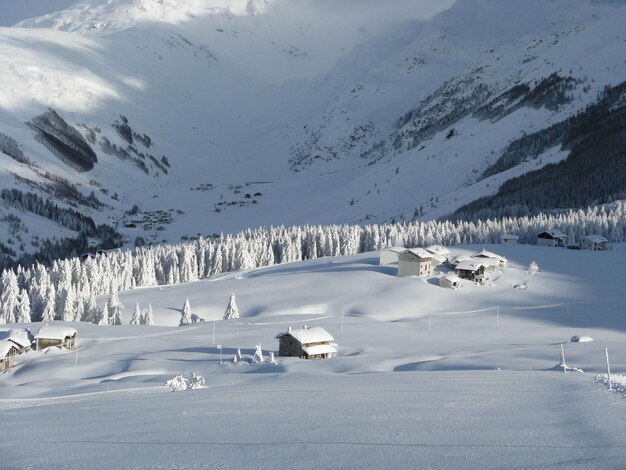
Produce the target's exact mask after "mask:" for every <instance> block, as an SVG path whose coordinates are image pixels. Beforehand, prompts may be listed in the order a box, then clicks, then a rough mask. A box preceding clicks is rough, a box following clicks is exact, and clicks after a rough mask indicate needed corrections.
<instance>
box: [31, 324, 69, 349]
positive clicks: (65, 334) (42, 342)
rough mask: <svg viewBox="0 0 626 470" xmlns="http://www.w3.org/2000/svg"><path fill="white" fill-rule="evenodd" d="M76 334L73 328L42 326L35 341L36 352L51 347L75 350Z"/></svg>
mask: <svg viewBox="0 0 626 470" xmlns="http://www.w3.org/2000/svg"><path fill="white" fill-rule="evenodd" d="M77 334H78V332H77V331H76V329H75V328H72V327H70V326H62V325H44V326H42V327H41V328H40V329H39V332H38V333H37V335H35V340H36V341H37V351H41V350H42V349H46V348H49V347H52V346H56V347H59V348H61V349H63V348H65V349H76V335H77Z"/></svg>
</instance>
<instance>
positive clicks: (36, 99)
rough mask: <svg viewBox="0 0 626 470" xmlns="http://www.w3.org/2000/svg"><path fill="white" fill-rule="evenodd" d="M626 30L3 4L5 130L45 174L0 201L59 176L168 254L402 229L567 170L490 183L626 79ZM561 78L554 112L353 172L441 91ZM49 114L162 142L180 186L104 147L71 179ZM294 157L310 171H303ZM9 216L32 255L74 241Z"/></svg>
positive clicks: (186, 3) (515, 15) (530, 165)
mask: <svg viewBox="0 0 626 470" xmlns="http://www.w3.org/2000/svg"><path fill="white" fill-rule="evenodd" d="M625 17H626V5H624V3H623V2H610V1H595V0H580V1H576V2H571V1H569V0H555V1H551V2H545V1H543V0H529V1H525V2H519V1H517V0H463V1H461V0H459V1H458V2H453V1H451V0H449V1H448V0H441V1H439V0H438V1H435V0H420V1H417V0H394V2H393V7H390V6H389V5H388V2H377V1H372V0H367V1H359V2H356V1H354V0H341V1H330V0H293V1H289V0H272V1H263V0H258V1H246V0H198V1H191V0H163V1H158V0H110V1H104V0H76V1H70V0H51V1H46V2H44V1H36V0H20V1H19V2H18V1H16V0H0V19H1V20H0V21H1V23H0V24H2V25H3V26H6V27H0V83H2V88H1V89H0V128H1V129H2V132H4V133H6V134H8V135H10V136H11V137H13V138H14V139H15V140H16V141H17V142H18V143H19V144H20V145H21V146H22V149H23V151H24V154H25V156H26V157H28V158H29V159H30V160H31V161H34V162H36V163H37V164H38V165H39V166H40V167H41V170H39V171H36V170H35V169H33V168H31V167H29V166H28V165H25V164H22V163H18V162H17V161H15V160H13V159H11V158H10V157H8V156H7V155H4V154H2V153H0V169H1V171H0V187H2V188H21V189H22V190H26V189H28V190H32V186H30V185H26V184H25V183H24V180H23V178H25V179H27V180H30V181H33V182H35V183H38V184H42V183H46V179H45V177H44V175H45V171H49V172H51V173H52V174H54V175H58V176H60V177H63V178H66V179H67V180H68V181H70V182H72V183H74V184H76V185H77V187H78V189H79V191H81V192H82V193H83V194H84V195H85V196H88V195H89V194H90V193H91V191H94V192H95V194H96V196H97V197H98V198H99V199H101V200H102V202H104V203H105V204H107V206H106V207H104V208H102V209H100V210H95V209H83V210H85V211H86V212H88V213H89V215H90V216H92V217H93V218H94V220H95V221H96V223H108V224H111V225H117V228H118V230H119V231H120V232H121V233H122V234H123V235H124V236H126V237H127V243H128V244H129V245H132V244H133V242H134V240H135V238H136V237H137V236H141V237H144V238H145V239H147V240H148V241H153V242H160V241H162V240H167V241H170V242H175V241H179V240H180V239H181V237H192V236H196V235H197V234H199V233H200V234H203V235H207V234H213V233H220V232H235V231H239V230H242V229H245V228H248V227H256V226H269V225H274V226H276V225H279V224H285V225H291V224H299V225H301V224H305V223H306V224H322V223H323V224H328V223H355V222H361V223H367V222H382V221H389V220H391V219H392V218H396V219H397V220H399V219H401V218H403V219H405V220H407V219H411V218H413V217H414V213H415V211H416V210H417V209H418V208H420V207H421V208H422V209H423V217H424V218H427V219H430V218H436V217H439V216H442V215H445V214H448V213H450V212H451V211H453V210H455V209H456V208H458V207H459V206H461V205H463V204H465V203H467V202H469V201H471V200H474V199H477V198H479V197H481V196H485V195H490V194H493V193H494V192H495V191H496V190H497V188H498V187H499V186H500V184H501V183H502V182H504V181H505V180H506V179H508V178H511V177H514V176H518V175H520V174H522V173H524V172H527V171H530V170H533V169H536V168H537V167H539V166H541V165H545V164H548V163H553V162H557V161H559V160H561V159H563V158H565V157H566V156H567V152H565V151H561V150H559V149H558V148H554V149H549V150H548V151H546V153H545V154H543V155H541V156H540V157H539V158H538V159H536V160H531V161H528V162H524V163H522V164H520V165H518V166H517V167H515V168H511V169H509V170H507V171H506V172H503V173H502V174H498V175H495V176H492V177H490V178H487V179H484V180H481V181H478V175H479V174H480V173H481V172H482V171H483V170H485V169H486V168H487V167H488V166H489V165H490V164H491V163H493V162H494V161H495V159H496V158H497V156H498V155H499V154H500V153H501V151H502V149H503V148H505V147H506V145H508V143H509V142H511V141H512V140H513V139H515V138H518V137H520V136H521V135H522V134H523V133H524V132H526V133H529V132H532V131H534V130H539V129H542V128H545V127H547V126H549V125H551V124H553V123H555V122H558V121H560V120H562V119H564V118H565V117H567V116H570V115H571V114H572V113H574V112H576V111H577V110H580V109H581V108H583V107H584V106H585V105H586V104H588V103H589V102H591V101H593V100H594V99H595V98H596V96H597V93H598V92H599V91H601V90H602V89H603V87H604V86H605V85H608V84H612V85H615V84H617V83H619V82H621V81H623V80H624V79H625V78H626V64H625V63H624V60H623V51H624V28H623V25H624V18H625ZM9 26H11V27H9ZM553 72H559V73H561V74H565V75H570V74H571V75H572V76H573V77H574V78H576V79H580V80H581V81H582V82H581V84H580V85H579V86H577V88H576V89H575V90H572V95H573V96H574V101H572V102H571V103H569V104H566V105H564V106H563V107H562V109H561V110H559V111H558V112H553V111H549V110H547V109H545V108H540V109H533V108H521V109H519V110H517V111H515V112H514V113H512V114H511V115H509V116H507V117H506V118H504V119H502V120H500V121H498V122H493V123H492V122H490V121H488V120H487V121H480V120H478V119H476V118H474V117H466V118H464V119H462V120H461V121H459V122H457V123H455V124H454V128H455V129H456V130H457V131H458V135H457V136H456V137H455V138H450V139H447V138H446V135H447V132H448V129H445V130H442V131H441V132H439V133H437V134H436V135H434V136H432V137H431V138H428V139H426V140H424V141H423V142H422V143H421V145H420V146H418V147H416V148H413V149H411V150H407V151H399V152H398V153H397V154H395V153H393V154H388V155H385V157H384V158H382V159H380V160H378V161H375V162H372V161H370V160H368V159H366V158H361V154H362V153H363V152H366V151H367V150H369V149H370V148H371V147H372V146H373V145H374V144H375V143H377V142H379V141H380V140H383V139H386V138H388V137H389V135H390V133H392V132H393V131H394V129H395V128H394V125H395V123H396V121H397V120H398V119H399V118H400V117H401V116H402V115H404V114H405V113H406V112H408V111H410V110H411V109H414V108H415V107H416V106H417V105H418V104H419V103H420V101H421V100H423V99H424V98H426V97H427V96H429V95H430V94H432V93H433V92H435V90H437V88H438V87H440V86H441V85H442V84H443V83H444V82H445V81H446V80H461V81H462V80H469V81H470V82H472V83H474V81H475V80H477V81H478V82H480V83H484V84H485V85H486V86H489V87H491V88H492V89H493V90H495V93H499V92H502V91H504V90H507V89H509V88H510V87H512V86H514V85H516V84H519V83H533V82H535V81H536V80H540V79H542V78H545V77H546V76H548V75H550V74H551V73H553ZM468 86H469V85H468ZM583 88H584V89H585V90H584V91H583ZM438 104H441V103H439V101H437V103H435V104H434V105H433V106H434V107H435V106H436V105H438ZM442 106H443V107H445V106H446V105H445V104H443V105H442ZM48 107H53V108H54V109H55V110H57V111H58V112H59V114H60V115H61V116H62V117H63V118H64V119H65V120H66V121H67V122H68V123H69V124H71V125H73V126H74V127H76V128H78V129H79V130H80V132H81V133H83V134H84V135H85V136H87V135H88V131H87V127H89V128H90V129H98V131H99V132H98V133H97V134H96V136H95V138H96V140H98V141H99V140H100V139H102V138H104V137H106V138H107V139H108V140H109V141H110V142H111V143H112V144H115V145H117V146H121V147H122V148H126V147H127V143H126V142H124V141H123V140H122V139H121V138H120V136H119V135H118V134H117V133H116V132H115V130H114V129H113V127H112V124H113V123H114V122H115V121H118V122H119V121H120V119H121V116H122V115H123V116H125V117H126V118H127V119H128V123H129V125H130V126H131V128H132V129H133V130H134V131H136V132H137V133H138V134H139V135H142V134H144V133H145V134H147V135H149V136H150V137H151V142H152V143H151V146H150V148H149V149H146V148H143V147H142V145H141V144H140V143H137V141H135V142H134V144H135V146H136V147H137V146H138V147H137V148H138V151H141V152H144V153H146V152H148V153H150V154H151V155H152V156H153V157H154V158H155V159H157V160H159V159H161V158H162V156H166V157H167V159H168V161H169V162H170V164H171V168H170V169H169V170H168V174H167V175H165V174H164V173H163V171H162V170H160V169H155V168H152V169H151V171H150V174H149V175H146V174H144V173H143V172H142V171H141V170H140V169H139V168H138V167H137V166H135V165H133V164H131V163H129V162H128V161H123V160H121V159H120V158H118V157H116V156H114V155H109V154H106V153H105V152H104V151H103V150H102V149H101V147H100V145H99V144H98V143H96V144H93V145H92V146H93V148H94V150H95V151H96V152H97V154H98V163H97V164H96V166H95V168H94V169H93V170H91V171H89V172H87V173H76V171H74V170H73V169H71V168H69V167H68V166H66V165H65V164H64V163H62V162H61V161H60V160H59V159H58V158H57V157H55V156H54V155H52V154H51V153H50V152H49V151H48V150H47V149H46V148H45V147H43V146H42V145H41V144H40V143H39V142H37V141H36V140H35V139H34V137H33V132H32V130H31V129H30V128H29V127H28V126H27V125H26V124H25V123H26V122H28V121H30V120H31V119H32V118H33V117H34V116H36V115H38V114H40V113H42V112H44V111H45V110H46V109H47V108H48ZM432 118H433V119H436V118H437V116H436V115H434V116H432ZM84 126H87V127H84ZM94 132H95V130H94ZM298 155H301V156H306V161H305V163H303V164H302V166H301V167H299V168H298V170H299V171H297V172H294V171H292V170H293V169H292V164H293V163H294V161H297V160H298V158H297V157H298ZM294 159H295V160H294ZM146 161H147V162H148V163H149V160H146ZM370 163H372V164H370ZM416 181H419V182H420V184H415V182H416ZM246 194H248V195H249V197H246ZM257 194H258V195H257ZM44 196H46V197H47V195H45V194H44ZM59 203H60V204H65V203H64V202H62V201H59ZM134 204H136V205H137V206H138V207H139V209H140V211H141V212H140V216H138V217H137V219H139V220H142V221H143V220H144V219H145V220H148V219H150V218H151V215H150V214H153V213H154V212H156V211H164V212H166V213H167V214H168V218H167V221H166V222H152V223H147V222H146V223H144V222H141V223H132V224H130V223H129V222H131V221H132V219H133V217H128V216H126V215H124V212H125V211H127V210H128V209H129V208H130V207H132V206H133V205H134ZM0 211H2V214H4V213H5V212H6V213H10V214H13V215H19V217H20V218H21V219H22V220H23V221H24V223H25V225H26V226H27V227H29V228H30V231H29V233H22V234H21V235H22V238H23V240H24V243H25V248H24V251H32V250H34V248H33V246H32V245H31V242H32V241H34V240H33V237H34V235H35V234H39V235H40V236H41V235H45V234H47V235H49V236H52V235H53V234H54V235H56V236H70V235H72V232H70V233H67V232H69V231H67V230H66V229H59V227H58V226H56V225H55V224H53V223H51V222H50V221H47V220H43V219H42V218H41V217H38V216H34V215H32V214H23V213H19V212H17V211H15V210H13V209H11V208H6V207H1V208H0ZM2 214H0V215H2ZM162 220H163V219H162ZM5 225H6V224H3V226H0V234H2V235H4V236H5V237H6V238H9V237H11V235H10V233H9V232H8V230H7V229H8V227H5ZM127 225H134V226H127ZM5 232H6V234H5ZM16 249H17V250H18V251H20V250H21V249H20V248H19V244H17V243H16Z"/></svg>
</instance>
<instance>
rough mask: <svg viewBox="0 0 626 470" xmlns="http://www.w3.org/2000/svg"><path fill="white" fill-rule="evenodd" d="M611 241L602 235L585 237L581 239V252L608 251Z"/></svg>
mask: <svg viewBox="0 0 626 470" xmlns="http://www.w3.org/2000/svg"><path fill="white" fill-rule="evenodd" d="M608 243H609V241H608V240H607V239H606V238H604V237H603V236H602V235H585V236H584V237H582V238H581V239H580V249H581V250H591V251H598V250H606V249H607V244H608Z"/></svg>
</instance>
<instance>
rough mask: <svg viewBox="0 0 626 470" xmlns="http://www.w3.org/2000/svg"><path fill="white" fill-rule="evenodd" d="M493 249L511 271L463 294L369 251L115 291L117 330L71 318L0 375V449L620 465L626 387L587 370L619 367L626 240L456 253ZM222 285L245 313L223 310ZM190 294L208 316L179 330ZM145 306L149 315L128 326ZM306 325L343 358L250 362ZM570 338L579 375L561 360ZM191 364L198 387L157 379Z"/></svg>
mask: <svg viewBox="0 0 626 470" xmlns="http://www.w3.org/2000/svg"><path fill="white" fill-rule="evenodd" d="M482 248H487V249H488V250H491V251H494V252H497V253H498V254H501V255H503V256H505V257H506V258H507V259H508V260H509V261H508V265H507V267H505V268H501V269H499V270H498V271H496V272H493V273H491V274H490V279H489V281H488V282H487V283H485V285H474V284H473V283H471V282H469V281H464V282H463V286H462V288H461V289H457V290H451V289H445V288H442V287H440V286H439V285H438V282H437V278H438V277H440V276H441V275H442V274H443V273H444V272H445V271H446V269H445V268H438V269H436V270H435V273H434V274H433V275H432V276H431V277H429V278H427V279H419V278H416V277H408V278H399V277H397V276H396V270H397V267H396V266H395V265H385V266H380V265H379V260H378V253H377V252H370V253H363V254H361V255H356V256H350V257H327V258H321V259H318V260H310V261H303V262H294V263H287V264H281V265H276V266H273V267H268V268H260V269H254V270H251V271H246V272H241V273H231V274H223V275H220V276H217V277H214V278H210V279H205V280H200V281H197V282H193V283H187V284H179V285H172V286H159V287H154V288H140V289H134V290H131V291H126V292H122V293H120V299H121V301H122V303H123V304H124V305H125V307H126V308H125V311H124V314H123V319H122V323H123V325H122V326H99V325H92V324H87V323H71V324H68V325H71V326H73V327H75V328H76V329H77V330H78V344H79V348H78V353H76V352H75V351H67V350H66V351H61V350H56V351H55V350H54V348H52V349H51V350H48V353H46V354H44V353H41V352H37V351H31V352H28V353H26V354H23V355H20V356H17V357H16V358H15V366H14V367H13V369H11V370H10V371H9V372H8V373H6V374H3V375H2V376H0V383H1V386H0V409H2V413H3V416H5V417H6V418H5V419H6V423H7V425H8V426H7V427H8V428H10V429H12V430H11V431H8V430H6V431H3V453H2V455H3V459H6V460H4V462H5V463H6V464H7V468H17V467H19V468H31V467H34V466H36V465H38V464H37V462H40V461H42V460H44V459H45V460H46V461H47V462H54V463H56V464H58V465H61V466H64V467H68V468H85V467H86V466H87V467H93V468H105V467H110V466H111V465H114V466H120V467H124V468H128V467H139V468H153V467H155V466H156V467H158V466H163V465H165V466H166V467H168V468H169V467H170V466H179V467H181V468H192V467H193V468H198V467H200V468H202V467H203V466H206V467H209V468H210V467H220V466H227V467H233V466H235V467H238V468H253V467H255V468H268V467H270V466H275V465H277V464H282V465H284V464H287V463H288V462H290V461H291V460H292V459H294V458H296V456H297V455H301V453H303V452H304V453H306V454H307V455H309V457H308V458H307V459H306V462H304V463H303V464H302V466H304V467H305V468H313V467H314V466H316V465H318V466H322V467H326V466H331V465H332V466H336V467H337V468H354V467H355V466H361V467H363V466H365V467H367V468H374V467H380V466H386V465H387V464H389V462H393V463H395V464H396V465H397V466H399V467H402V468H408V467H413V466H414V465H415V462H416V461H417V462H420V465H423V466H426V467H431V468H450V467H457V468H502V467H505V466H515V465H518V466H520V465H521V466H524V467H531V468H533V467H536V468H539V467H541V468H560V467H562V466H567V467H568V468H589V467H593V468H619V467H621V466H623V464H624V463H625V462H626V455H625V454H624V448H623V444H622V443H621V440H620V439H618V438H617V437H616V436H619V435H620V433H621V432H622V431H623V428H624V420H623V409H624V403H623V398H622V397H621V396H620V395H617V394H614V393H611V392H608V391H607V390H606V387H605V386H604V385H603V384H601V383H597V382H595V380H594V378H595V376H596V375H597V374H602V373H605V372H606V366H605V358H604V348H605V347H606V348H608V350H609V352H610V355H611V363H612V369H613V372H614V373H622V372H624V369H623V364H624V363H625V361H626V346H625V345H626V341H624V340H625V339H626V311H625V310H624V309H625V307H626V304H625V302H626V296H625V290H624V289H625V287H624V282H623V280H624V279H626V271H625V269H626V268H624V266H626V263H624V257H625V256H626V250H624V249H623V248H624V247H623V245H619V246H616V247H615V248H616V249H615V250H612V251H607V252H591V251H587V250H583V251H576V250H565V249H558V248H548V247H537V246H523V245H520V246H511V247H506V246H501V245H497V246H496V245H494V246H486V247H483V246H463V247H452V248H451V251H452V255H453V256H455V255H462V254H471V253H473V252H475V251H477V250H480V249H482ZM531 261H536V262H537V263H538V265H539V268H540V270H539V272H538V273H537V274H535V275H531V274H529V273H528V266H529V264H530V262H531ZM522 285H523V286H524V288H520V286H522ZM231 292H233V293H235V294H236V296H237V303H238V305H239V312H240V317H239V318H238V319H233V320H221V318H222V315H223V313H224V309H225V307H226V302H227V300H228V296H229V295H230V293H231ZM186 299H189V301H190V304H191V307H192V312H193V314H195V315H197V316H198V317H199V318H201V319H203V320H205V321H204V322H200V323H192V324H191V325H187V326H176V325H178V322H179V320H180V316H181V309H182V306H183V303H184V301H185V300H186ZM99 301H100V300H99ZM102 301H104V300H102ZM136 302H139V304H140V305H141V306H145V305H147V303H148V302H150V303H151V304H152V308H153V311H154V320H155V324H156V326H152V327H149V326H133V325H128V321H129V320H130V316H131V313H132V310H133V306H134V304H135V303H136ZM55 324H57V323H56V322H55ZM58 324H64V323H58ZM305 324H306V325H309V326H310V327H313V326H321V327H323V328H325V329H327V330H328V331H329V332H330V333H331V334H332V335H333V336H334V338H335V341H336V342H337V343H338V355H337V357H335V358H332V359H327V360H321V361H306V360H301V359H298V358H285V357H278V355H277V354H276V362H277V363H276V364H269V363H254V362H253V361H251V358H252V355H253V353H254V350H255V346H256V345H257V344H260V345H261V347H262V349H263V351H264V354H265V355H266V357H267V355H268V353H269V351H276V350H277V349H278V345H277V342H276V340H275V339H274V337H275V336H276V335H277V334H278V333H280V332H282V331H286V330H287V328H288V327H289V326H292V327H294V328H299V327H302V326H303V325H305ZM12 326H15V325H12ZM23 326H26V327H29V328H31V329H32V330H33V332H34V333H36V330H37V328H38V327H39V326H41V324H40V323H33V324H25V325H23ZM573 336H590V337H591V338H593V339H594V341H593V342H588V343H583V342H580V343H571V342H570V338H572V337H573ZM561 343H564V352H565V359H566V363H567V365H568V366H569V367H576V368H579V369H581V370H583V371H584V372H583V373H581V372H571V371H570V372H568V373H563V370H562V367H561V366H560V364H559V363H560V356H559V355H560V344H561ZM218 345H220V346H221V350H220V349H218ZM238 348H240V350H241V354H242V359H241V360H239V361H238V362H236V363H235V362H233V356H234V355H235V354H236V352H237V349H238ZM220 359H221V360H222V361H223V363H222V364H220ZM190 373H196V374H200V375H202V376H203V377H204V378H205V380H206V384H205V386H206V388H205V389H199V390H187V391H184V392H178V393H172V392H171V391H169V390H167V389H164V388H163V384H164V383H165V381H167V380H169V379H171V378H172V377H174V376H175V375H177V374H183V375H184V376H188V375H189V374H190ZM25 422H32V423H33V424H35V423H40V425H38V426H32V427H29V426H18V423H22V424H23V423H25ZM43 423H49V425H50V426H52V428H53V429H51V428H50V427H49V426H48V425H45V424H43ZM53 423H54V424H53ZM121 423H123V425H122V426H121ZM22 429H23V430H22ZM25 442H30V443H32V444H27V443H25ZM40 442H44V443H45V446H43V447H41V446H38V445H36V444H35V443H40ZM468 456H469V457H468ZM416 459H417V460H416ZM383 462H386V463H383ZM522 462H523V464H522Z"/></svg>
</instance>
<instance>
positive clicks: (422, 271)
mask: <svg viewBox="0 0 626 470" xmlns="http://www.w3.org/2000/svg"><path fill="white" fill-rule="evenodd" d="M432 270H433V265H432V254H431V253H429V252H428V251H426V250H424V249H423V248H411V249H409V250H405V251H403V252H402V253H400V254H399V255H398V276H420V277H424V276H428V275H430V273H431V272H432Z"/></svg>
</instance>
